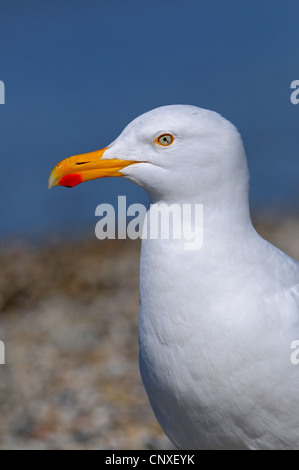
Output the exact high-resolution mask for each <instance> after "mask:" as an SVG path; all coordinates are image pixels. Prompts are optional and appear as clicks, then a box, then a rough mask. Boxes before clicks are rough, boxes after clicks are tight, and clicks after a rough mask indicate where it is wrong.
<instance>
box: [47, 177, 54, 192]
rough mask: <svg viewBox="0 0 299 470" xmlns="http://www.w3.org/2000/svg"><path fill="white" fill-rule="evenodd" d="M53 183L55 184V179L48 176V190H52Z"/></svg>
mask: <svg viewBox="0 0 299 470" xmlns="http://www.w3.org/2000/svg"><path fill="white" fill-rule="evenodd" d="M54 182H55V178H54V176H53V175H52V174H51V175H50V178H49V180H48V188H49V189H51V188H53V186H54Z"/></svg>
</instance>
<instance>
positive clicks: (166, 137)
mask: <svg viewBox="0 0 299 470" xmlns="http://www.w3.org/2000/svg"><path fill="white" fill-rule="evenodd" d="M173 141H174V137H173V135H171V134H162V135H159V137H157V139H156V140H155V142H156V143H157V144H159V145H163V146H164V147H167V146H168V145H170V144H172V142H173Z"/></svg>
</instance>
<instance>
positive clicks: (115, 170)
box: [49, 147, 138, 189]
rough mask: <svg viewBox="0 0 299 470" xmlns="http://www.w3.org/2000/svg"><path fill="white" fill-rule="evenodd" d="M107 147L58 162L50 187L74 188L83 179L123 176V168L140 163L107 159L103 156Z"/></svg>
mask: <svg viewBox="0 0 299 470" xmlns="http://www.w3.org/2000/svg"><path fill="white" fill-rule="evenodd" d="M107 148H108V147H105V148H103V149H102V150H96V151H95V152H90V153H82V154H81V155H74V156H73V157H69V158H66V159H65V160H62V161H61V162H59V163H57V165H56V166H55V167H54V168H53V170H52V171H51V174H50V178H49V189H50V188H52V187H53V186H66V187H68V188H73V187H74V186H76V185H77V184H80V183H82V182H83V181H89V180H94V179H97V178H104V177H107V176H122V173H121V170H122V169H123V168H125V167H126V166H129V165H132V164H133V163H138V162H136V161H129V160H117V159H112V160H105V159H103V158H102V157H103V155H104V153H105V150H106V149H107Z"/></svg>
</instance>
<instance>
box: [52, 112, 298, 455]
mask: <svg viewBox="0 0 299 470" xmlns="http://www.w3.org/2000/svg"><path fill="white" fill-rule="evenodd" d="M163 134H167V136H168V137H167V138H166V141H165V142H166V143H167V145H165V146H164V145H160V144H159V141H158V142H157V138H159V136H160V135H163ZM169 136H173V138H174V140H173V142H172V143H170V144H169V142H170V141H171V137H169ZM168 144H169V145H168ZM104 150H105V152H104V154H103V151H104ZM104 150H103V151H101V152H100V154H99V155H100V156H101V157H102V158H101V162H102V161H106V160H109V159H111V165H112V163H113V164H115V161H116V160H117V161H120V162H122V166H123V169H122V170H121V172H122V174H123V175H124V176H125V177H126V178H128V179H129V180H131V181H133V182H135V183H137V184H138V185H140V186H142V187H143V188H144V189H145V190H146V191H147V192H148V194H149V196H150V199H151V203H152V204H154V205H155V204H159V203H161V202H163V203H165V204H167V205H171V204H173V203H176V204H179V205H180V206H182V205H183V204H203V214H204V217H203V246H202V248H201V249H200V250H193V251H189V250H186V249H185V244H184V240H163V239H158V240H151V239H146V240H143V242H142V253H141V266H140V313H139V341H140V370H141V375H142V379H143V382H144V385H145V388H146V390H147V393H148V396H149V399H150V402H151V405H152V407H153V410H154V412H155V415H156V417H157V419H158V421H159V423H160V424H161V426H162V428H163V429H164V430H165V432H166V434H167V435H168V436H169V438H170V439H171V440H172V441H173V442H174V444H175V445H176V446H177V447H178V448H180V449H298V448H299V366H297V367H296V366H295V365H293V364H292V363H291V360H290V356H291V353H292V349H291V343H292V342H293V341H294V340H296V339H299V322H298V320H299V264H298V262H297V261H295V260H293V259H292V258H290V257H289V256H287V255H286V254H285V253H283V252H281V251H280V250H279V249H277V248H276V247H274V246H272V245H271V244H269V243H268V242H267V241H265V240H264V239H262V238H261V237H260V236H259V235H258V234H257V233H256V231H255V230H254V228H253V226H252V223H251V218H250V213H249V203H248V186H249V185H248V179H249V178H248V169H247V162H246V156H245V152H244V148H243V144H242V141H241V138H240V135H239V133H238V131H237V130H236V128H235V127H234V126H233V125H232V124H231V123H230V122H229V121H227V120H226V119H224V118H223V117H221V116H220V115H219V114H217V113H214V112H212V111H207V110H203V109H200V108H197V107H195V106H183V105H177V106H166V107H162V108H158V109H154V110H153V111H150V112H148V113H146V114H144V115H142V116H140V117H138V118H137V119H135V120H134V121H133V122H132V123H131V124H129V125H128V126H127V127H126V129H125V130H124V131H123V132H122V134H121V135H120V136H119V137H118V138H117V139H116V140H115V141H114V142H112V144H111V145H110V146H109V147H108V148H107V149H104ZM84 161H85V159H84ZM125 161H130V162H136V164H130V165H128V163H127V165H128V166H125V165H126V163H125ZM71 162H73V160H71ZM106 163H107V162H106ZM77 164H78V163H77ZM86 167H87V164H86ZM59 168H60V166H58V170H59ZM92 168H93V167H92ZM58 170H53V172H52V175H51V177H50V178H51V179H50V183H51V185H53V184H54V183H55V182H56V181H58V177H57V172H58ZM59 171H60V170H59ZM90 174H91V175H92V173H91V172H90ZM59 175H60V173H59ZM103 176H107V174H106V173H105V174H104V175H103ZM76 178H78V177H76ZM61 181H62V180H61ZM63 181H65V180H63ZM68 181H70V180H68ZM72 181H73V180H72ZM74 181H77V180H74ZM55 184H57V183H55ZM58 184H59V183H58ZM74 184H77V183H76V182H75V183H74ZM192 223H193V226H192V227H191V228H192V229H195V228H196V227H195V226H194V221H193V222H192ZM191 225H192V224H191Z"/></svg>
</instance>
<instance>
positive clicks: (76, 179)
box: [58, 173, 82, 188]
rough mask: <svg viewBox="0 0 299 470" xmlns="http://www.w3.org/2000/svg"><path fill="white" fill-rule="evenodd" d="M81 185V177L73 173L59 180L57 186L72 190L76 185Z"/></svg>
mask: <svg viewBox="0 0 299 470" xmlns="http://www.w3.org/2000/svg"><path fill="white" fill-rule="evenodd" d="M80 183H82V176H81V175H80V174H79V173H73V174H70V175H65V176H63V177H62V178H60V180H59V182H58V184H59V186H66V187H67V188H73V187H74V186H77V184H80Z"/></svg>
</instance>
